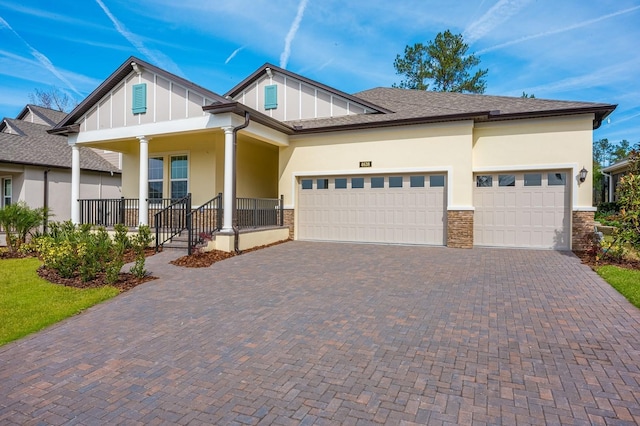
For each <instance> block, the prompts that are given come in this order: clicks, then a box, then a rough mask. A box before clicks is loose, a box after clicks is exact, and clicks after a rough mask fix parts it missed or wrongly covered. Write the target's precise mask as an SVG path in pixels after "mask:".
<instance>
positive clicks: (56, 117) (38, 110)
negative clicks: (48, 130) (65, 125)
mask: <svg viewBox="0 0 640 426" xmlns="http://www.w3.org/2000/svg"><path fill="white" fill-rule="evenodd" d="M27 106H28V107H29V108H30V109H31V111H33V113H34V114H37V115H39V116H40V117H41V118H42V119H43V120H45V121H47V122H48V123H49V124H50V125H51V126H52V127H53V126H55V125H56V124H58V123H59V122H61V121H62V119H63V118H65V117H66V116H67V113H66V112H62V111H57V110H55V109H49V108H44V107H41V106H38V105H31V104H29V105H27Z"/></svg>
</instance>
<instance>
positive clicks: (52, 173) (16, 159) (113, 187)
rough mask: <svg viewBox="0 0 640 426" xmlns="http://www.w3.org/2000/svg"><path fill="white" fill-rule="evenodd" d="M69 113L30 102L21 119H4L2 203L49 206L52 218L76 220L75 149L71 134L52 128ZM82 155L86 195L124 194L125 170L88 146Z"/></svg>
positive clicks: (82, 184) (0, 162) (0, 152)
mask: <svg viewBox="0 0 640 426" xmlns="http://www.w3.org/2000/svg"><path fill="white" fill-rule="evenodd" d="M65 115H66V114H65V113H63V112H60V111H55V110H51V109H47V108H43V107H39V106H35V105H27V106H26V107H25V108H24V109H23V110H22V111H21V112H20V114H18V116H17V117H16V118H15V119H12V118H4V119H3V121H2V122H0V181H1V187H0V196H1V200H0V207H4V206H6V205H8V204H12V203H17V202H19V201H24V202H26V203H27V204H28V205H29V206H30V207H32V208H38V207H43V206H47V207H48V208H49V210H50V212H51V214H52V216H51V220H55V221H64V220H69V219H71V181H72V177H71V173H72V171H71V152H72V149H71V147H70V146H69V144H68V143H67V138H66V137H64V136H58V135H52V134H49V133H47V130H49V129H51V128H52V127H53V126H55V124H56V123H58V122H59V121H61V120H62V119H64V117H65ZM82 157H83V158H82V161H81V163H80V169H81V177H80V181H79V184H80V196H81V197H83V198H115V197H120V196H121V194H120V185H121V173H120V170H119V169H118V168H117V167H116V166H114V165H113V164H111V163H110V162H108V161H107V160H106V159H104V158H103V157H101V156H100V155H98V154H97V153H96V152H94V151H93V150H91V149H89V148H82ZM79 171H80V170H79ZM4 243H5V241H4V235H1V236H0V244H4Z"/></svg>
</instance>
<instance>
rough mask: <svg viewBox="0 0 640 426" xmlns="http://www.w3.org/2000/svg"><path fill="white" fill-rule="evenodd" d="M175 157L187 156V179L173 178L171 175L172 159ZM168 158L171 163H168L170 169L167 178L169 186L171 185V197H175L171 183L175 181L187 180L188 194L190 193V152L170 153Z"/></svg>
mask: <svg viewBox="0 0 640 426" xmlns="http://www.w3.org/2000/svg"><path fill="white" fill-rule="evenodd" d="M174 157H187V178H186V179H183V178H180V179H173V178H172V177H171V159H173V158H174ZM168 159H169V164H168V169H169V170H168V172H169V173H168V174H167V178H168V186H169V192H168V194H169V197H171V198H173V195H172V194H171V184H172V183H173V182H184V181H186V182H187V194H188V193H189V189H190V188H189V187H190V185H189V176H191V170H190V169H191V167H190V162H189V154H170V155H169V156H168ZM185 195H186V194H185Z"/></svg>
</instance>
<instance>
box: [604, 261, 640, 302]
mask: <svg viewBox="0 0 640 426" xmlns="http://www.w3.org/2000/svg"><path fill="white" fill-rule="evenodd" d="M596 272H597V274H598V275H600V277H602V279H603V280H605V281H606V282H608V283H609V284H610V285H611V286H612V287H613V288H615V289H616V290H617V291H618V293H620V294H622V295H623V296H624V297H626V298H627V300H628V301H629V302H631V304H632V305H633V306H635V307H636V308H638V309H640V270H636V269H628V268H622V267H620V266H614V265H603V266H599V267H597V268H596Z"/></svg>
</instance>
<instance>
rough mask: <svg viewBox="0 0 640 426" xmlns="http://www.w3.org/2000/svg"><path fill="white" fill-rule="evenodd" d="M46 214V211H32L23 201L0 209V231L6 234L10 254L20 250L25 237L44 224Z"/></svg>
mask: <svg viewBox="0 0 640 426" xmlns="http://www.w3.org/2000/svg"><path fill="white" fill-rule="evenodd" d="M47 214H48V213H47V210H46V209H44V208H37V209H32V208H30V207H29V206H28V205H27V204H26V203H25V202H23V201H20V202H18V203H15V204H9V205H8V206H4V207H3V208H1V209H0V229H3V230H4V231H5V232H6V238H7V248H8V250H9V252H10V253H13V252H17V251H18V250H19V249H20V246H21V245H22V244H24V243H25V242H26V240H27V235H30V233H31V232H32V231H33V230H34V229H36V228H38V227H39V226H40V225H42V224H43V223H44V220H45V218H46V217H47Z"/></svg>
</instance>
